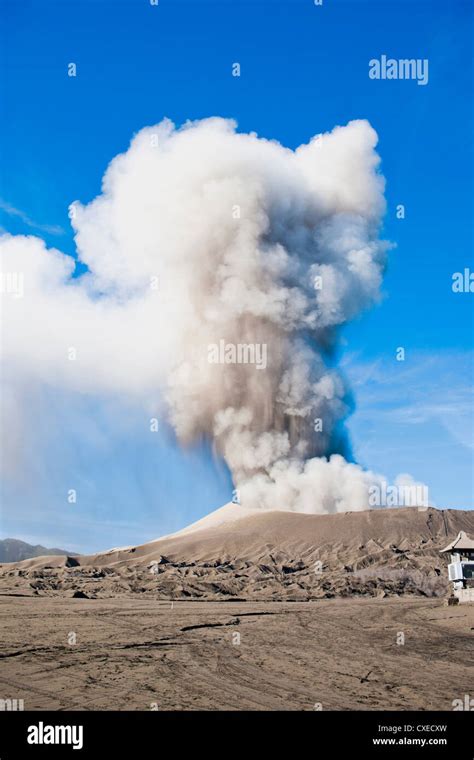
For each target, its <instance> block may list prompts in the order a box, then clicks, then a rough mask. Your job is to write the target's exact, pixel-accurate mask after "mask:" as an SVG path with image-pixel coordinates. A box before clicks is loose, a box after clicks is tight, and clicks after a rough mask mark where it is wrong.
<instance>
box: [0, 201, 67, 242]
mask: <svg viewBox="0 0 474 760" xmlns="http://www.w3.org/2000/svg"><path fill="white" fill-rule="evenodd" d="M0 210H1V211H3V212H4V213H5V214H8V216H13V217H16V218H17V219H20V220H21V221H22V222H23V224H26V226H27V227H30V229H32V230H37V231H38V232H44V233H46V234H47V235H64V230H63V228H62V227H60V226H59V225H58V224H40V223H39V222H35V221H34V220H33V219H31V218H30V217H29V216H28V214H26V213H25V212H24V211H22V210H21V209H19V208H15V206H12V205H11V204H10V203H7V201H4V200H3V198H0ZM0 231H2V230H0Z"/></svg>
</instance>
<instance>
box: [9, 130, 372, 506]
mask: <svg viewBox="0 0 474 760" xmlns="http://www.w3.org/2000/svg"><path fill="white" fill-rule="evenodd" d="M376 142H377V136H376V133H375V132H374V130H373V129H372V128H371V127H370V125H369V124H368V123H367V122H366V121H354V122H351V123H350V124H348V125H347V126H346V127H337V128H336V129H334V130H333V132H331V133H329V134H324V135H322V136H318V137H317V138H315V139H313V140H312V141H311V142H310V143H309V144H307V145H302V146H300V147H299V148H298V149H297V150H295V151H292V150H288V149H286V148H284V147H282V146H281V145H280V144H278V143H276V142H272V141H268V140H264V139H259V138H258V137H257V136H256V135H255V134H239V133H236V132H235V125H234V123H233V122H230V121H226V120H223V119H218V118H215V119H208V120H204V121H201V122H194V123H190V124H188V125H186V126H185V127H183V128H182V129H180V130H175V129H174V127H173V125H172V124H171V123H170V122H169V121H164V122H162V123H161V124H160V125H158V126H157V127H154V128H146V129H143V130H142V131H141V132H140V133H139V134H138V135H137V136H136V137H135V138H134V140H133V142H132V144H131V146H130V148H129V150H128V151H127V152H126V153H125V154H123V155H119V156H117V157H116V158H115V159H114V160H113V161H112V163H111V164H110V166H109V168H108V170H107V172H106V174H105V177H104V180H103V188H102V194H101V195H100V196H98V197H97V198H96V199H95V200H94V201H93V202H92V203H90V204H89V205H87V206H81V205H80V204H78V203H76V204H73V205H72V207H71V216H72V223H73V225H74V228H75V230H76V243H77V248H78V253H79V256H80V258H81V260H82V261H83V262H84V263H85V264H87V266H88V269H89V272H88V273H87V274H86V275H83V276H82V277H81V278H76V279H72V278H71V272H72V262H71V259H70V258H69V257H67V256H63V255H62V254H60V253H59V252H58V251H48V250H46V249H45V247H44V245H43V244H42V242H41V241H39V240H38V239H37V238H24V237H11V236H5V237H3V238H2V249H3V257H2V258H3V263H2V269H3V271H4V272H8V271H24V272H25V297H24V298H17V299H15V298H11V299H7V306H6V311H7V314H6V318H7V319H8V323H9V329H8V330H6V331H5V340H4V353H5V354H6V358H7V359H8V360H9V366H10V367H11V368H13V372H14V373H21V374H22V375H23V376H24V375H25V374H26V375H27V376H30V377H33V376H34V377H36V378H37V379H38V380H41V381H43V382H47V383H49V384H53V385H54V384H59V385H61V386H64V387H67V388H71V389H73V390H75V391H81V392H91V393H100V394H102V393H114V394H117V393H118V394H121V395H124V396H126V395H132V396H133V397H135V398H139V399H141V400H143V403H145V404H149V405H151V403H152V401H153V400H154V399H155V397H156V391H157V389H159V393H160V396H161V398H162V400H163V404H164V407H163V409H164V413H165V414H166V416H167V418H168V420H169V422H170V423H171V424H172V425H173V427H174V429H175V431H176V435H177V437H178V440H179V441H181V442H182V443H183V444H185V443H192V442H193V441H196V440H197V439H199V438H200V437H203V436H204V437H207V438H209V439H211V440H212V441H213V442H214V446H215V450H216V452H217V453H218V454H219V455H221V456H222V457H224V459H225V461H226V462H227V464H228V466H229V468H230V470H231V472H232V476H233V480H234V484H235V487H236V489H238V490H239V492H240V499H241V502H242V503H243V504H244V505H245V506H248V507H266V508H278V509H295V510H301V511H307V512H321V511H324V512H330V511H337V510H351V509H364V508H367V507H368V489H369V486H370V485H371V484H372V483H373V482H376V476H374V475H373V474H372V473H368V472H366V471H363V470H362V469H361V468H360V467H358V466H357V465H354V464H351V463H348V462H347V461H346V460H345V459H344V458H343V456H342V455H343V454H344V453H345V447H346V442H345V437H344V433H343V429H342V427H341V423H342V421H343V419H344V417H345V416H346V415H347V414H348V411H349V407H348V391H347V389H346V388H345V386H344V382H343V380H342V379H341V377H340V376H339V374H338V373H337V371H336V370H335V369H334V367H333V362H334V352H335V348H336V345H337V337H338V328H340V327H341V326H342V325H343V324H345V323H347V322H348V321H350V320H351V319H353V318H354V317H355V316H356V315H358V314H359V313H360V312H361V310H363V309H364V308H366V307H368V306H370V305H371V304H373V303H374V302H375V301H376V300H377V298H378V296H379V291H380V284H381V279H382V274H383V269H384V262H385V253H386V248H387V245H386V244H385V243H383V242H381V241H380V240H379V238H378V234H379V226H380V221H381V217H382V215H383V212H384V207H385V204H384V197H383V190H384V182H383V178H382V177H381V175H380V174H379V173H378V164H379V158H378V156H377V154H376V152H375V150H374V148H375V145H376ZM68 347H74V350H75V351H76V352H77V356H78V361H77V362H75V363H74V366H73V363H72V362H68V361H66V359H65V357H66V353H67V350H68ZM79 359H80V360H79Z"/></svg>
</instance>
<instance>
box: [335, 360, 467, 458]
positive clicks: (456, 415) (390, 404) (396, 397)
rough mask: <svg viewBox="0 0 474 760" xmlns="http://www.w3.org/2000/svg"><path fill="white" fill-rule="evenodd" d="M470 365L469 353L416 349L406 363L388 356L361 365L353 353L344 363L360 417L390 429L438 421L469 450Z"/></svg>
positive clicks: (362, 362)
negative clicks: (431, 351) (389, 426)
mask: <svg viewBox="0 0 474 760" xmlns="http://www.w3.org/2000/svg"><path fill="white" fill-rule="evenodd" d="M473 366H474V353H473V352H471V351H465V352H461V351H458V352H454V351H447V352H440V353H438V354H433V353H430V352H427V351H426V352H423V351H419V352H417V353H416V354H415V355H413V356H411V357H407V360H406V361H405V362H397V361H396V360H395V358H394V357H388V356H385V357H380V358H378V359H376V360H374V361H370V362H368V361H361V360H360V357H359V356H357V355H354V354H353V355H349V356H347V357H346V359H345V362H344V370H345V371H346V373H347V375H348V377H349V379H350V382H351V385H352V387H353V388H354V391H355V397H356V401H357V412H356V413H357V415H358V417H359V419H365V420H366V421H367V420H376V421H377V423H378V424H380V423H382V422H383V423H384V424H387V425H390V424H391V425H394V426H397V425H419V424H420V423H429V422H437V423H438V424H440V425H441V426H442V427H444V428H445V430H446V431H447V432H448V433H449V434H450V435H451V436H452V438H453V439H454V440H456V442H457V443H459V444H460V445H462V446H464V447H466V448H467V449H471V450H472V449H474V411H473V410H474V391H473V388H472V372H473ZM428 445H429V443H428Z"/></svg>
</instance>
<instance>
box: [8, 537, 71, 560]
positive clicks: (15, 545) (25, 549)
mask: <svg viewBox="0 0 474 760" xmlns="http://www.w3.org/2000/svg"><path fill="white" fill-rule="evenodd" d="M51 555H53V556H58V555H60V556H63V555H65V556H67V555H69V556H70V557H75V556H77V554H75V553H73V552H67V551H65V550H64V549H56V548H53V549H47V548H46V547H45V546H41V544H36V545H35V546H33V544H28V543H26V541H19V540H18V539H17V538H4V539H1V540H0V562H21V561H22V560H24V559H32V558H33V557H45V556H48V557H49V556H51Z"/></svg>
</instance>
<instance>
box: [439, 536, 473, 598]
mask: <svg viewBox="0 0 474 760" xmlns="http://www.w3.org/2000/svg"><path fill="white" fill-rule="evenodd" d="M448 552H449V553H450V554H451V562H450V563H449V565H448V574H449V580H450V581H451V582H452V584H453V595H454V596H455V597H457V599H458V600H459V602H474V540H473V539H472V538H469V536H468V535H467V533H465V531H463V530H461V531H460V532H459V533H458V535H457V536H456V538H455V539H454V541H451V543H450V544H448V545H447V546H446V547H445V548H444V549H441V554H447V553H448Z"/></svg>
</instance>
